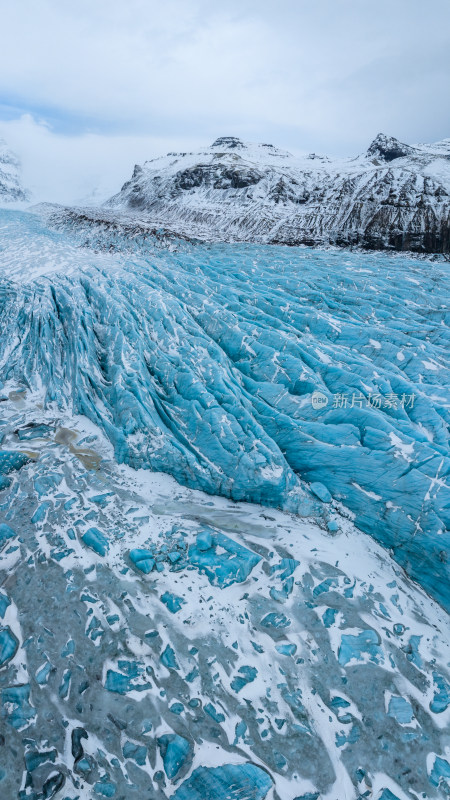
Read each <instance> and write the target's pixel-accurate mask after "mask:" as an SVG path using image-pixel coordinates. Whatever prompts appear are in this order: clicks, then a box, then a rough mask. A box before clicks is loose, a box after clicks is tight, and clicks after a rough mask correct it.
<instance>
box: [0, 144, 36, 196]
mask: <svg viewBox="0 0 450 800" xmlns="http://www.w3.org/2000/svg"><path fill="white" fill-rule="evenodd" d="M29 199H30V198H29V194H28V192H27V191H26V190H25V189H24V188H23V186H22V179H21V174H20V161H19V159H18V158H17V156H16V155H15V154H14V153H12V152H11V150H10V149H9V148H8V145H7V144H6V142H5V141H4V140H3V139H0V204H3V203H21V202H24V201H26V200H29Z"/></svg>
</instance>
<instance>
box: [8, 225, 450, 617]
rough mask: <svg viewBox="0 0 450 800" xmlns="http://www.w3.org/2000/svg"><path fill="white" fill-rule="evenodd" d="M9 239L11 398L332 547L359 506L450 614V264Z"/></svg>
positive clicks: (12, 230) (40, 235)
mask: <svg viewBox="0 0 450 800" xmlns="http://www.w3.org/2000/svg"><path fill="white" fill-rule="evenodd" d="M2 220H3V222H2V223H1V228H0V231H1V232H2V237H3V250H2V251H1V252H0V264H1V269H2V274H3V279H2V283H1V335H0V374H1V376H2V380H3V382H4V383H5V385H6V389H8V390H9V389H11V390H14V391H15V392H17V391H18V390H20V389H28V390H32V391H33V392H34V391H39V392H40V394H41V398H42V403H43V405H44V407H45V408H55V409H58V410H59V411H61V410H66V409H68V410H70V411H71V413H79V414H84V415H85V416H86V417H87V418H88V419H90V420H91V421H92V422H93V423H95V424H96V425H98V426H99V428H100V429H101V430H102V431H103V432H104V434H105V435H106V436H107V437H108V439H109V440H110V442H111V443H112V445H113V447H114V453H115V458H116V459H117V461H118V462H119V463H126V464H128V465H130V466H131V467H134V468H141V467H143V468H147V469H151V470H156V471H162V472H166V473H169V474H171V475H172V476H173V477H175V478H176V480H177V481H179V482H180V483H182V484H184V485H187V486H190V487H192V488H195V489H201V490H203V491H206V492H208V493H211V494H219V495H223V496H226V497H229V498H231V499H233V500H237V501H240V500H247V501H251V502H256V503H262V504H264V505H267V506H273V507H279V508H283V509H285V510H289V511H293V512H296V513H299V514H301V515H303V516H305V517H308V516H311V515H313V516H315V517H319V516H320V517H321V519H322V524H323V525H324V526H327V527H328V528H329V529H330V530H334V529H335V528H336V521H335V520H334V519H333V509H334V508H335V507H336V505H337V504H343V505H344V506H345V508H347V509H349V510H350V512H351V513H352V514H353V517H354V521H355V525H356V526H357V527H358V528H360V529H361V530H362V531H364V532H366V533H369V534H370V535H371V536H373V538H374V539H376V540H377V541H378V542H379V543H381V544H382V545H383V546H384V547H386V548H387V549H389V550H390V552H391V553H392V555H393V557H394V558H395V560H396V561H397V562H398V563H399V564H400V565H401V566H402V567H403V568H404V569H405V570H406V572H407V573H408V574H409V575H410V576H411V577H413V578H414V579H415V580H416V581H418V582H419V583H420V584H421V585H422V586H423V587H424V588H425V590H426V591H427V592H428V593H429V594H430V595H431V596H432V597H434V598H435V599H437V600H438V601H439V603H441V605H442V606H443V607H444V608H446V609H447V610H448V609H449V608H450V590H449V586H450V583H449V561H448V550H449V540H450V533H449V527H450V526H449V518H450V489H449V485H448V476H449V465H450V461H449V427H448V423H449V391H448V385H449V363H448V353H449V328H448V304H446V298H448V286H449V274H448V265H447V264H445V263H442V264H431V263H426V262H421V261H417V260H416V261H414V260H412V259H405V258H404V257H400V256H394V257H392V256H385V255H380V254H378V255H376V256H375V255H374V256H367V255H358V254H349V253H342V252H340V251H337V252H330V251H328V252H320V251H317V250H310V249H300V248H296V249H292V248H283V247H271V248H269V247H265V246H249V245H240V246H236V245H234V246H229V245H220V244H219V245H217V244H216V245H210V246H204V245H196V246H194V245H190V244H188V243H180V244H179V245H178V249H177V246H176V245H175V244H173V243H172V248H173V251H172V252H170V251H168V250H167V249H163V248H160V247H159V246H158V242H156V243H155V244H154V245H152V246H151V245H150V244H149V242H148V241H146V242H145V243H142V241H140V240H139V238H138V239H137V240H136V241H135V242H134V243H133V241H132V240H131V239H130V237H129V236H128V237H125V236H124V235H123V234H122V236H121V235H120V231H117V230H116V231H109V232H108V231H102V230H101V229H99V233H98V241H97V245H99V242H100V241H102V246H103V248H107V247H108V246H109V247H111V248H115V250H116V251H117V252H115V253H109V252H104V250H101V251H100V250H99V251H98V252H94V251H93V250H92V249H89V248H86V247H85V248H81V249H80V248H79V247H77V242H78V241H81V242H84V241H85V239H84V232H83V231H82V230H81V231H80V230H79V229H78V228H76V227H75V228H73V229H69V230H67V231H66V232H65V233H62V232H55V231H49V230H47V229H46V227H45V225H44V224H43V223H41V222H40V220H39V219H38V218H37V217H35V216H31V215H20V214H17V213H13V212H9V213H8V212H4V213H3V216H2ZM71 231H72V232H71ZM77 237H78V239H77ZM108 242H109V245H108ZM8 243H9V244H8ZM120 246H122V251H120ZM127 248H128V250H127ZM133 248H134V249H133ZM27 270H29V273H30V274H29V277H28V278H27V277H26V272H27ZM6 389H5V392H6ZM317 391H319V392H320V393H321V395H322V399H324V400H325V401H326V405H321V406H319V407H317V406H316V405H313V403H312V399H313V395H314V392H317ZM5 396H7V392H6V394H5ZM8 463H9V462H8ZM6 469H9V467H8V466H7V465H6V466H5V467H4V470H6ZM7 480H8V478H7V477H4V478H3V481H7Z"/></svg>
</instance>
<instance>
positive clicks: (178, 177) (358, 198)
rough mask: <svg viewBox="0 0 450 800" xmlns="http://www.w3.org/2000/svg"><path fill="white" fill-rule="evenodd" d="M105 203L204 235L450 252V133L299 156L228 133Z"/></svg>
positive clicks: (135, 177)
mask: <svg viewBox="0 0 450 800" xmlns="http://www.w3.org/2000/svg"><path fill="white" fill-rule="evenodd" d="M102 208H104V209H105V210H106V209H111V210H114V211H118V212H126V213H127V214H132V215H134V216H136V217H139V218H140V219H141V220H146V221H147V222H148V221H152V223H155V224H156V225H158V224H159V225H163V226H166V227H169V228H171V229H172V230H173V231H174V232H175V233H179V234H181V235H184V236H191V237H194V238H200V239H203V240H213V241H236V242H237V241H240V242H245V241H248V242H256V243H266V244H287V245H299V244H306V245H318V244H334V245H343V246H349V245H350V246H353V245H360V246H363V247H366V248H369V249H381V250H384V249H391V250H410V251H415V252H424V253H448V252H449V251H450V139H444V140H442V141H441V142H436V143H434V144H418V145H406V144H404V143H402V142H400V141H399V140H398V139H395V138H394V137H390V136H386V135H385V134H378V135H377V136H376V137H375V139H374V140H373V142H372V143H371V144H370V146H369V148H368V149H367V151H366V152H365V153H363V154H361V155H359V156H356V157H353V158H340V159H331V158H329V157H327V156H320V155H316V154H315V153H310V154H309V155H307V156H303V157H295V156H293V155H291V154H290V153H288V152H287V151H284V150H279V149H278V148H276V147H274V146H273V145H270V144H251V143H246V142H244V141H242V140H241V139H239V138H237V137H232V136H222V137H219V138H218V139H216V141H215V142H213V144H212V145H211V146H210V147H207V148H204V149H203V150H201V151H199V152H197V153H188V152H181V153H174V152H171V153H168V154H167V155H166V156H160V157H158V158H155V159H152V160H150V161H146V162H145V163H144V164H143V165H142V166H141V165H136V166H135V168H134V171H133V174H132V176H131V178H130V180H129V181H127V182H126V183H125V184H124V185H123V186H122V188H121V190H120V191H119V192H118V193H117V194H116V195H114V196H113V197H112V198H110V199H109V200H108V201H106V203H104V204H103V206H102Z"/></svg>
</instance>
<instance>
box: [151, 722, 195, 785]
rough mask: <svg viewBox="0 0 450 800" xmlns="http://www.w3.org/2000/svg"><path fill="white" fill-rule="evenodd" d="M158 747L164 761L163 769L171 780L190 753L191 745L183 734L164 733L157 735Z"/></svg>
mask: <svg viewBox="0 0 450 800" xmlns="http://www.w3.org/2000/svg"><path fill="white" fill-rule="evenodd" d="M158 747H159V749H160V752H161V757H162V760H163V763H164V771H165V773H166V775H167V777H168V778H169V779H170V780H172V779H173V778H175V776H176V775H177V774H178V773H179V771H180V769H181V768H182V766H183V765H184V764H185V762H186V759H187V758H188V756H189V754H190V753H192V746H191V744H190V743H189V741H188V740H187V739H185V738H184V737H183V736H179V735H178V734H176V733H166V734H164V736H160V737H158Z"/></svg>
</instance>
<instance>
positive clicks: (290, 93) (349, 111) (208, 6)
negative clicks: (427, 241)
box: [0, 0, 450, 193]
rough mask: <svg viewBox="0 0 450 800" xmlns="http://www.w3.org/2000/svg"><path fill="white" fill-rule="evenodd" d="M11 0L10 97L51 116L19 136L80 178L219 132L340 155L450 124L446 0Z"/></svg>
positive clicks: (5, 72) (6, 57) (4, 47)
mask: <svg viewBox="0 0 450 800" xmlns="http://www.w3.org/2000/svg"><path fill="white" fill-rule="evenodd" d="M0 7H1V9H0V13H1V17H0V18H1V22H2V42H1V48H0V97H2V98H3V99H4V103H5V104H9V106H12V107H15V108H17V109H19V110H18V112H17V116H20V114H21V113H22V114H23V113H28V114H32V115H34V118H35V119H40V118H42V119H43V120H47V121H48V122H51V124H52V125H53V126H54V130H53V132H52V131H50V130H47V131H46V130H45V126H44V125H42V124H36V123H32V122H31V121H30V120H29V119H28V118H27V119H26V120H25V121H24V120H22V121H17V120H15V121H14V123H8V124H9V128H8V130H9V132H10V134H11V135H10V136H7V138H8V139H9V141H10V143H11V145H12V146H13V147H15V148H16V150H19V152H20V151H21V150H22V153H21V154H22V157H23V159H24V162H25V166H26V167H27V162H28V160H29V156H30V155H31V153H32V151H33V149H34V151H35V152H40V153H42V154H43V158H44V161H45V163H46V164H47V163H48V164H53V165H54V166H55V167H57V169H58V170H69V173H68V181H69V183H71V184H72V183H73V182H74V181H75V183H76V179H78V180H79V182H81V181H82V177H81V175H80V171H81V172H83V171H84V172H85V176H86V180H87V179H88V175H90V174H93V173H94V172H95V170H97V171H98V173H99V176H100V175H103V174H104V165H106V163H107V161H108V159H111V161H110V162H109V163H110V174H111V177H113V176H114V178H115V175H116V174H117V176H118V177H119V176H121V177H120V180H122V179H124V178H126V177H127V176H128V174H129V169H130V168H131V167H132V165H133V163H134V162H135V161H142V160H144V159H145V158H148V157H151V156H152V155H155V154H158V153H160V152H163V151H167V150H168V149H172V148H173V147H174V144H175V145H176V147H177V149H179V148H183V149H186V148H188V147H191V146H193V145H194V144H203V143H207V142H209V141H211V139H213V138H214V137H215V136H217V135H221V134H235V135H241V136H242V137H243V138H247V139H254V140H257V141H272V142H273V143H274V144H277V145H279V146H280V147H285V148H286V149H290V150H294V151H298V150H315V151H316V152H324V151H325V152H330V153H332V154H333V153H341V154H352V153H356V152H360V151H361V150H363V149H365V148H366V147H367V145H368V143H369V142H370V140H371V139H372V138H373V136H375V135H376V133H378V132H379V131H380V130H383V131H385V132H387V133H390V134H393V135H395V136H398V137H399V138H401V139H403V140H405V141H410V142H414V141H420V140H422V141H424V140H434V139H438V138H442V137H444V136H448V135H449V134H450V110H449V106H448V103H445V97H446V95H447V93H448V73H449V65H450V41H449V39H450V25H449V22H450V6H449V4H448V0H428V2H427V4H424V3H423V2H422V0H396V2H395V3H392V2H391V0H389V1H388V0H378V2H377V3H376V5H374V4H373V3H372V2H369V0H314V2H311V0H277V2H274V0H258V1H257V0H227V3H222V4H218V3H216V2H214V1H213V0H164V3H161V2H160V0H158V1H156V0H77V2H76V3H71V2H69V1H68V0H39V3H36V2H35V0H21V2H19V3H12V2H9V0H0ZM0 108H1V106H0ZM9 115H10V116H11V112H9ZM3 127H4V126H3ZM63 130H64V131H65V132H66V133H67V131H69V132H71V133H73V134H74V135H73V137H71V138H67V137H62V136H59V135H58V133H57V132H58V131H59V132H61V131H63ZM55 131H56V132H55ZM75 134H77V135H75ZM105 134H107V135H105ZM3 135H7V134H5V133H4V134H3ZM33 136H35V137H36V139H35V142H34V144H33V143H32V137H33ZM14 137H16V138H14ZM70 150H71V152H72V155H71V154H70ZM76 161H77V162H78V178H77V169H76V168H75V167H74V166H73V165H74V164H75V162H76ZM29 168H30V170H31V169H34V170H35V171H36V170H39V169H40V167H37V166H35V167H33V168H32V167H31V165H30V167H29ZM70 170H72V171H71V172H70ZM41 171H42V170H41ZM124 173H126V174H124ZM99 179H100V178H99ZM33 180H35V182H37V183H41V178H40V177H39V176H37V175H34V176H33ZM52 180H53V181H56V182H57V183H58V181H59V178H58V177H57V176H54V177H53V178H52ZM119 182H120V181H119ZM61 183H62V181H61ZM112 183H114V180H113V181H112ZM60 189H61V187H59V188H58V187H56V185H55V191H56V190H57V191H58V192H60ZM60 193H61V192H60Z"/></svg>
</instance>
